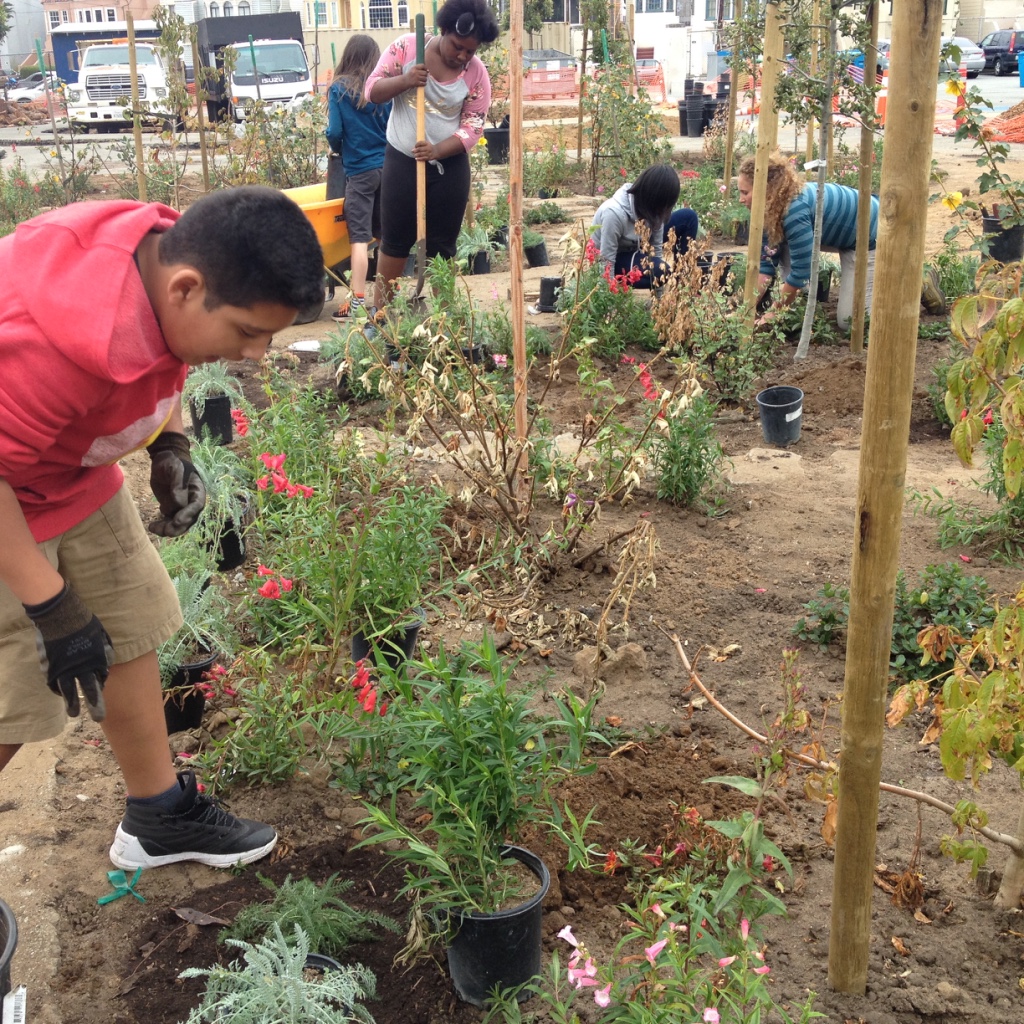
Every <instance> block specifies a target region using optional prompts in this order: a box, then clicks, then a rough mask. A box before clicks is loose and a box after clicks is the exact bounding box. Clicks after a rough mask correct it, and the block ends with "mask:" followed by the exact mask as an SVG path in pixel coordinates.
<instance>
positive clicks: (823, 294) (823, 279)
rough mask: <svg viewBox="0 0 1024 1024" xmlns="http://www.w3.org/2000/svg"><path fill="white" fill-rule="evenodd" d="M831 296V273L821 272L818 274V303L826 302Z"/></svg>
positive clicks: (828, 271) (827, 271)
mask: <svg viewBox="0 0 1024 1024" xmlns="http://www.w3.org/2000/svg"><path fill="white" fill-rule="evenodd" d="M831 294H832V271H831V270H822V271H819V273H818V301H819V302H828V297H829V295H831Z"/></svg>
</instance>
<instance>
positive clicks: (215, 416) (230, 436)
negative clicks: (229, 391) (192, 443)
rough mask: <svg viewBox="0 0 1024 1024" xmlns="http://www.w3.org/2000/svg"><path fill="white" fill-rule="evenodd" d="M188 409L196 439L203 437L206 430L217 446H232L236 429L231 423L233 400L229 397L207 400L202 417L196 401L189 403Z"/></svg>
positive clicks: (221, 396)
mask: <svg viewBox="0 0 1024 1024" xmlns="http://www.w3.org/2000/svg"><path fill="white" fill-rule="evenodd" d="M188 409H189V412H190V413H191V414H192V430H193V431H194V432H195V435H196V437H202V436H203V431H204V430H205V431H206V432H207V433H208V434H209V435H210V438H211V440H212V441H213V442H214V443H215V444H231V442H232V441H233V440H234V438H235V427H234V424H233V423H232V422H231V398H230V397H229V396H228V395H212V396H211V397H209V398H207V399H206V403H205V406H204V408H203V414H202V416H200V415H199V410H198V409H197V408H196V403H195V401H194V400H191V401H189V403H188Z"/></svg>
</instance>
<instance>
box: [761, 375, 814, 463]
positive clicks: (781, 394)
mask: <svg viewBox="0 0 1024 1024" xmlns="http://www.w3.org/2000/svg"><path fill="white" fill-rule="evenodd" d="M757 407H758V409H759V410H760V413H761V433H762V434H763V435H764V439H765V441H766V442H767V443H768V444H774V445H778V446H779V447H781V448H785V447H786V445H788V444H794V443H795V442H797V441H799V440H800V421H801V420H802V418H803V411H804V393H803V392H802V391H801V390H800V389H799V388H793V387H786V386H785V385H779V386H777V387H773V388H765V390H764V391H761V392H759V393H758V396H757Z"/></svg>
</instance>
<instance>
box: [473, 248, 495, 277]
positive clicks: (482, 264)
mask: <svg viewBox="0 0 1024 1024" xmlns="http://www.w3.org/2000/svg"><path fill="white" fill-rule="evenodd" d="M469 272H470V273H471V274H473V275H474V276H476V275H477V274H489V273H490V272H491V254H490V253H489V252H488V251H487V250H486V249H482V250H481V251H480V252H477V253H474V254H473V258H472V259H471V260H470V261H469Z"/></svg>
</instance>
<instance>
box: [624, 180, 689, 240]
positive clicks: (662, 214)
mask: <svg viewBox="0 0 1024 1024" xmlns="http://www.w3.org/2000/svg"><path fill="white" fill-rule="evenodd" d="M629 194H630V195H631V196H632V197H633V206H634V208H635V209H636V217H637V220H643V221H646V222H647V226H648V227H649V228H651V229H652V230H653V229H654V227H655V225H656V224H660V223H662V222H663V221H665V220H667V219H668V217H669V215H670V214H671V213H672V210H673V208H674V207H675V205H676V201H677V200H678V199H679V175H678V174H677V173H676V169H675V168H674V167H671V166H669V165H668V164H653V165H652V166H651V167H648V168H647V170H645V171H641V172H640V177H638V178H637V179H636V181H634V182H633V184H632V185H630V187H629Z"/></svg>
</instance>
